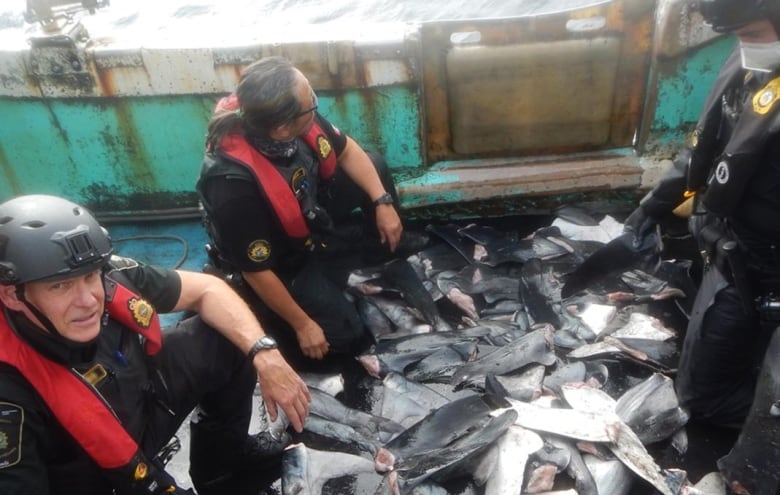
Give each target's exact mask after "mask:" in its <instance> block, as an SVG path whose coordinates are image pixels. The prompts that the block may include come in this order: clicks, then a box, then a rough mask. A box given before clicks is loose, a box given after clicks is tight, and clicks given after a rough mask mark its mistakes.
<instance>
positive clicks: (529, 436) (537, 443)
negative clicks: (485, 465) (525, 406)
mask: <svg viewBox="0 0 780 495" xmlns="http://www.w3.org/2000/svg"><path fill="white" fill-rule="evenodd" d="M543 444H544V442H543V441H542V438H541V437H540V436H539V435H538V434H536V433H534V432H532V431H531V430H526V429H525V428H523V427H521V426H517V425H512V426H510V427H509V429H508V430H507V431H506V433H504V434H503V435H502V436H501V438H499V439H498V441H497V442H496V445H495V446H494V447H491V448H494V449H495V450H496V451H497V457H496V462H495V465H494V467H493V470H492V472H491V473H490V476H489V477H488V478H487V482H486V483H485V495H504V494H508V493H520V491H521V490H522V488H523V476H524V472H525V464H526V462H527V461H528V456H530V455H531V454H532V453H534V452H536V451H537V450H539V449H541V448H542V446H543Z"/></svg>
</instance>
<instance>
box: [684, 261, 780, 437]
mask: <svg viewBox="0 0 780 495" xmlns="http://www.w3.org/2000/svg"><path fill="white" fill-rule="evenodd" d="M711 282H712V280H711V277H707V276H705V278H704V280H703V282H702V287H701V289H700V290H699V293H698V294H697V299H696V302H695V303H694V310H693V311H694V314H693V315H692V317H691V323H690V324H689V326H688V330H687V332H686V335H685V341H684V343H683V349H682V353H681V356H680V365H679V370H678V373H677V379H676V386H677V392H678V394H679V396H680V400H681V402H682V404H683V405H684V406H686V407H687V408H688V409H689V410H690V412H691V416H692V417H693V418H695V419H698V420H701V421H704V422H708V423H712V424H716V425H719V426H727V427H739V426H740V425H741V424H742V422H743V421H744V420H745V417H746V416H747V413H748V411H749V409H750V404H751V403H752V402H753V393H754V389H755V385H756V377H757V375H758V369H759V367H760V365H761V361H762V359H763V357H764V354H765V352H766V347H767V343H768V339H769V336H770V335H771V332H772V331H773V330H774V328H775V327H776V326H777V322H764V321H762V320H761V319H760V317H759V315H758V313H757V312H751V313H750V314H746V313H745V310H744V309H743V304H742V300H741V299H740V297H739V294H738V293H737V291H736V289H735V288H734V287H733V286H731V285H727V286H726V287H724V288H721V289H717V288H713V287H709V286H708V285H707V284H709V283H711Z"/></svg>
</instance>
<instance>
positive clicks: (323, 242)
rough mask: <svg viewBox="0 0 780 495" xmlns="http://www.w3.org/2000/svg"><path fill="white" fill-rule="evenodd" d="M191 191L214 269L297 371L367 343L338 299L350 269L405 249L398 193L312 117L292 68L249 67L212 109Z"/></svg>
mask: <svg viewBox="0 0 780 495" xmlns="http://www.w3.org/2000/svg"><path fill="white" fill-rule="evenodd" d="M197 189H198V193H199V194H200V198H201V202H202V205H203V208H204V212H205V219H206V227H207V230H208V232H209V235H210V237H211V240H212V244H211V245H210V247H209V251H210V254H211V260H212V262H213V264H214V265H215V266H216V267H217V268H219V269H220V270H222V271H223V272H224V273H225V274H227V275H229V276H231V278H232V279H233V280H235V281H239V282H240V283H239V284H237V285H238V286H239V287H238V288H239V291H241V292H242V293H243V294H244V295H245V297H247V299H248V301H250V303H253V304H252V305H253V307H255V308H256V310H257V311H258V312H259V313H260V315H261V317H262V318H263V321H264V323H265V324H266V327H268V328H269V331H270V332H272V333H274V336H275V337H276V338H277V340H278V341H279V345H280V348H281V349H282V350H283V352H284V353H285V355H286V356H287V357H288V359H291V360H292V361H293V362H295V363H297V365H298V367H299V369H301V368H305V367H310V366H313V367H314V368H317V369H322V368H323V367H324V364H325V363H323V361H328V362H331V361H332V362H334V363H339V364H340V363H343V361H344V360H343V359H340V358H341V357H344V356H350V357H351V356H354V355H356V354H357V353H359V352H361V351H362V350H364V349H365V348H366V347H367V346H368V345H369V344H370V343H371V340H370V337H369V334H368V333H367V331H366V330H365V328H364V325H363V323H362V321H361V319H360V317H359V315H358V313H357V310H356V308H355V306H354V304H353V303H351V302H349V301H348V300H347V299H346V298H345V297H344V295H343V290H344V288H345V286H346V275H347V274H348V271H349V270H350V269H352V268H355V267H358V266H361V265H365V264H367V263H369V262H377V261H380V260H383V259H384V260H387V259H389V257H390V256H391V255H392V254H393V253H395V254H398V252H399V251H400V250H399V243H401V245H402V247H403V244H407V243H408V242H407V236H406V235H404V241H402V233H403V234H405V233H404V232H403V225H402V223H401V219H400V217H399V214H398V202H397V197H396V191H395V186H394V184H393V180H392V177H391V174H390V171H389V169H388V167H387V165H386V163H385V162H384V160H383V159H382V158H381V157H379V156H376V155H374V154H371V155H369V154H367V153H366V152H365V151H364V150H363V149H362V148H361V147H360V146H359V145H358V144H357V143H356V142H355V141H354V140H353V139H351V138H350V137H349V136H347V135H345V134H344V133H342V132H341V131H340V130H339V129H337V128H336V127H335V126H334V125H332V124H331V123H330V122H328V120H327V119H325V118H324V117H323V116H322V115H320V114H319V113H318V111H317V95H316V94H315V93H314V91H313V90H312V87H311V85H310V84H309V81H308V80H307V79H306V77H305V76H304V75H303V74H302V73H301V72H300V71H299V70H298V69H296V68H295V67H294V66H293V65H292V64H291V63H290V61H288V60H287V59H284V58H282V57H268V58H264V59H261V60H259V61H257V62H255V63H253V64H251V65H249V66H248V67H247V68H246V69H245V70H244V71H243V72H242V74H241V77H240V80H239V83H238V87H237V88H236V91H235V92H234V93H233V94H232V95H230V96H229V97H227V98H224V99H223V100H221V101H220V102H219V103H218V105H217V109H216V111H215V113H214V115H213V117H212V119H211V121H210V122H209V127H208V137H207V150H206V155H205V158H204V162H203V168H202V171H201V177H200V180H199V181H198V186H197ZM356 210H359V213H360V214H359V215H357V214H356ZM422 242H424V240H420V242H418V244H417V247H422V246H421V243H422ZM410 244H414V243H410ZM409 248H410V250H411V248H412V246H409ZM347 361H351V360H347Z"/></svg>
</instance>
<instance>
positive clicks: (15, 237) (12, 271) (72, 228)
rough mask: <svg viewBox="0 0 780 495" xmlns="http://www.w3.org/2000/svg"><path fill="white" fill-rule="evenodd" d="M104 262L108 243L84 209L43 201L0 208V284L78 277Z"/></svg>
mask: <svg viewBox="0 0 780 495" xmlns="http://www.w3.org/2000/svg"><path fill="white" fill-rule="evenodd" d="M110 256H111V239H110V238H109V237H108V233H107V232H106V231H105V230H104V229H103V228H102V227H101V226H100V224H98V222H97V220H95V217H93V216H92V214H91V213H90V212H89V211H87V209H86V208H83V207H81V206H79V205H77V204H75V203H71V202H70V201H68V200H65V199H62V198H58V197H56V196H45V195H30V196H19V197H17V198H14V199H11V200H8V201H6V202H5V203H2V204H0V284H4V285H19V284H24V283H26V282H33V281H37V280H56V279H61V278H68V277H75V276H78V275H83V274H86V273H89V272H91V271H93V270H96V269H98V268H101V267H103V266H104V265H105V264H106V263H107V262H108V258H109V257H110Z"/></svg>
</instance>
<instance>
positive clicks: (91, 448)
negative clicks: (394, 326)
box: [0, 279, 162, 475]
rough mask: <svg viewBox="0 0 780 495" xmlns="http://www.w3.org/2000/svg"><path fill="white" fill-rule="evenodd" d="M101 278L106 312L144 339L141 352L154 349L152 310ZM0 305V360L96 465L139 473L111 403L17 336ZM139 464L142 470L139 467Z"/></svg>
mask: <svg viewBox="0 0 780 495" xmlns="http://www.w3.org/2000/svg"><path fill="white" fill-rule="evenodd" d="M106 282H107V285H109V287H108V290H107V291H106V292H107V294H108V292H109V291H110V292H112V294H111V296H112V300H111V302H110V303H108V304H107V305H106V307H107V310H108V313H109V315H110V316H111V317H112V318H114V319H115V320H116V321H118V322H120V323H122V324H123V325H124V326H126V327H128V328H129V329H131V330H133V331H135V332H138V333H139V334H141V335H142V336H144V337H145V338H146V345H145V350H146V352H147V354H149V353H152V354H154V353H156V352H158V351H159V350H160V347H161V342H162V337H161V332H160V323H159V318H158V317H157V313H156V312H155V311H154V308H153V307H152V306H151V305H150V304H149V303H147V302H145V301H143V300H142V299H141V298H139V297H138V296H136V295H135V294H134V293H133V292H132V291H130V290H129V289H127V288H126V287H124V286H122V285H120V284H118V283H117V282H114V281H112V280H109V279H107V280H106ZM112 289H113V290H112ZM107 297H108V295H107ZM3 309H4V308H3V307H2V306H0V361H2V362H4V363H6V364H8V365H10V366H12V367H13V368H15V369H16V370H18V371H19V372H20V373H21V374H22V376H24V378H25V379H26V380H27V381H28V382H29V383H30V384H31V385H32V386H33V387H34V388H35V390H36V391H37V392H38V395H40V396H41V398H42V399H43V401H44V402H45V403H46V406H47V407H48V408H49V410H50V411H51V412H52V413H53V414H54V416H55V417H56V418H57V421H58V422H59V424H60V425H62V427H63V428H65V430H66V431H67V432H68V433H69V434H70V435H71V436H72V437H73V438H74V439H75V440H76V442H78V444H79V445H80V446H81V447H82V448H83V449H84V451H85V452H86V453H87V454H88V455H89V457H90V458H91V459H92V460H93V461H95V463H96V464H97V465H98V466H100V467H101V468H103V469H111V470H115V469H117V468H120V471H125V470H128V471H130V472H131V473H135V474H136V475H139V473H137V472H136V471H137V469H138V468H139V466H138V460H139V459H142V458H143V456H142V455H140V452H139V448H138V444H137V443H136V441H135V440H134V439H133V438H132V437H131V436H130V434H129V433H127V431H126V430H125V429H124V427H123V426H122V425H121V423H120V422H119V419H118V418H117V417H116V415H115V414H114V412H113V410H112V409H111V407H110V406H109V405H108V404H107V403H106V402H105V400H104V399H103V398H102V397H101V396H100V394H99V393H98V392H97V390H95V389H94V388H93V387H92V386H91V385H90V384H89V383H87V382H86V381H85V380H84V379H83V378H82V376H81V375H80V374H78V373H77V372H76V371H74V370H71V369H68V368H66V367H65V366H63V365H61V364H59V363H56V362H54V361H51V360H50V359H48V358H46V357H44V356H43V355H42V354H40V353H39V352H38V351H36V350H35V349H34V348H33V347H31V346H30V345H29V344H28V343H27V342H25V341H23V340H22V339H20V338H19V337H18V336H17V335H16V333H15V332H14V331H13V330H12V329H11V324H10V322H9V321H8V319H7V317H6V313H5V311H4V310H3ZM149 310H151V313H148V311H149ZM139 314H140V315H142V317H140V318H139V316H138V315H139ZM144 325H146V326H144ZM131 462H132V463H133V464H131ZM121 468H124V469H121ZM140 468H141V469H143V470H145V467H144V466H140ZM140 474H144V473H140Z"/></svg>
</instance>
